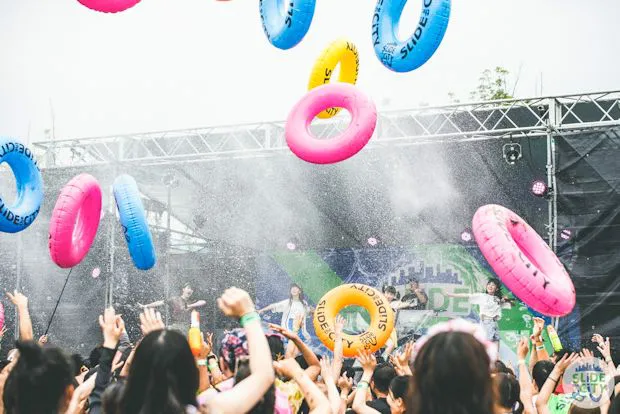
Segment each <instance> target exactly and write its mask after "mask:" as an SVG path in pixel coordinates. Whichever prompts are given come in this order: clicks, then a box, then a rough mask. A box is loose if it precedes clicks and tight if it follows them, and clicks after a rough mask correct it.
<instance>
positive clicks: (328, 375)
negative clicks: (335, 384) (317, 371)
mask: <svg viewBox="0 0 620 414" xmlns="http://www.w3.org/2000/svg"><path fill="white" fill-rule="evenodd" d="M320 364H321V377H322V378H323V381H325V383H326V384H327V381H328V380H331V381H334V377H333V375H332V364H331V361H330V359H329V357H328V356H324V357H323V358H321V361H320Z"/></svg>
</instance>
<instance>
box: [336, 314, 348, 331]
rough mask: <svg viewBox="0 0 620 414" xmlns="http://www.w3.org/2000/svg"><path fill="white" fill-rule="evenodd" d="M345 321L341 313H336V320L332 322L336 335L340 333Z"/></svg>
mask: <svg viewBox="0 0 620 414" xmlns="http://www.w3.org/2000/svg"><path fill="white" fill-rule="evenodd" d="M345 323H346V321H345V319H344V318H343V317H342V316H341V315H336V321H335V322H334V331H335V332H336V335H338V334H341V333H342V331H343V330H344V325H345Z"/></svg>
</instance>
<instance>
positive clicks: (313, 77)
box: [308, 39, 360, 119]
mask: <svg viewBox="0 0 620 414" xmlns="http://www.w3.org/2000/svg"><path fill="white" fill-rule="evenodd" d="M339 63H340V76H339V77H338V82H345V83H350V84H353V85H355V82H357V76H358V74H359V67H360V57H359V53H358V52H357V47H355V45H354V44H353V43H351V42H349V41H347V40H344V39H339V40H336V41H334V42H332V43H331V44H330V45H329V46H327V48H326V49H325V50H324V51H323V53H321V56H320V57H319V58H318V59H317V61H316V63H315V64H314V67H313V68H312V72H311V73H310V81H309V82H308V90H312V89H314V88H316V87H317V86H320V85H323V84H325V83H329V81H330V79H331V77H332V73H333V72H334V69H335V68H336V65H338V64H339ZM338 112H340V108H328V109H326V110H324V111H323V112H321V113H319V115H318V117H319V118H321V119H327V118H331V117H332V116H335V115H336V114H338Z"/></svg>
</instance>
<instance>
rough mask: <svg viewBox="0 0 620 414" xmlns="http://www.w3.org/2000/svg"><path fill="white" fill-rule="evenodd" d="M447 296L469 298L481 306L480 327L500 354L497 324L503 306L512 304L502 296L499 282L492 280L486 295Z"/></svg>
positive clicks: (453, 294)
mask: <svg viewBox="0 0 620 414" xmlns="http://www.w3.org/2000/svg"><path fill="white" fill-rule="evenodd" d="M446 296H448V297H451V298H467V299H469V301H470V302H471V303H473V304H474V305H479V306H480V325H482V327H483V328H484V330H485V332H486V334H487V339H488V340H489V341H492V342H494V343H495V344H496V345H497V352H498V354H499V325H498V323H497V322H498V321H499V320H500V319H501V318H502V307H503V305H505V304H508V305H509V304H510V303H511V301H510V300H509V299H508V298H507V297H506V296H502V293H501V290H500V283H499V280H497V279H490V280H489V281H488V282H487V286H486V291H485V292H484V293H451V292H447V293H446Z"/></svg>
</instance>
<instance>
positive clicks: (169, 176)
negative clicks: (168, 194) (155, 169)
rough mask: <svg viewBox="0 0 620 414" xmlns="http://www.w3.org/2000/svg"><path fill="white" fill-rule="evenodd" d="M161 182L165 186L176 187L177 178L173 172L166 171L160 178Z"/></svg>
mask: <svg viewBox="0 0 620 414" xmlns="http://www.w3.org/2000/svg"><path fill="white" fill-rule="evenodd" d="M161 181H162V183H163V184H164V185H165V186H166V187H176V186H177V185H178V184H179V180H178V179H177V177H176V176H175V175H174V172H172V171H168V172H167V173H166V174H165V175H164V176H163V178H162V179H161Z"/></svg>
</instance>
